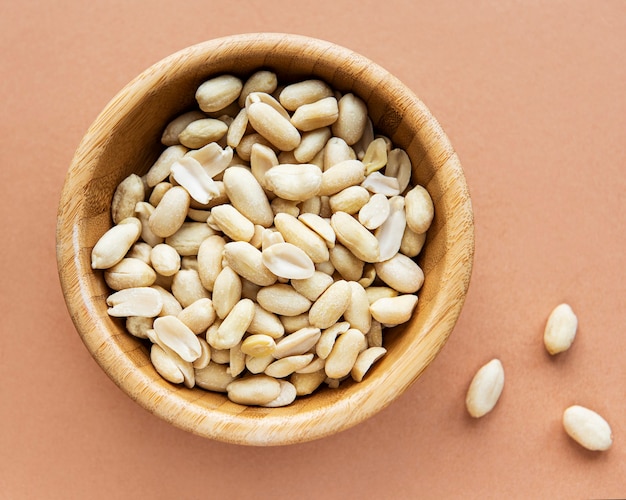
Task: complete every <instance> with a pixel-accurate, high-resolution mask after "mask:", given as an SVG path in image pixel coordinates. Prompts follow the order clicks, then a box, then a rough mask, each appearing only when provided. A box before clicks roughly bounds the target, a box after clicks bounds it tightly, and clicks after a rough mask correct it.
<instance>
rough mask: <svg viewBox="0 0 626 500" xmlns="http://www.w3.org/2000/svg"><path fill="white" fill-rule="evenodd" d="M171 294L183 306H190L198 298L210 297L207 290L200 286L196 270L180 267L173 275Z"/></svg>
mask: <svg viewBox="0 0 626 500" xmlns="http://www.w3.org/2000/svg"><path fill="white" fill-rule="evenodd" d="M172 294H173V295H174V297H176V299H177V300H178V302H180V304H181V305H182V306H183V307H187V306H190V305H191V304H193V303H194V302H195V301H196V300H198V299H202V298H211V297H210V294H209V292H208V290H206V288H204V287H203V286H202V283H201V282H200V276H199V275H198V272H197V271H194V270H193V269H181V270H180V271H178V272H177V273H176V274H175V275H174V277H173V279H172Z"/></svg>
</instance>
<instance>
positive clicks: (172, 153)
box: [146, 116, 202, 188]
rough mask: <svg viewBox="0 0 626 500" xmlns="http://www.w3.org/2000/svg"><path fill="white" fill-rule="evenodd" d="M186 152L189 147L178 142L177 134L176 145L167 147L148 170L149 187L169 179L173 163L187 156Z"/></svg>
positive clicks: (147, 180)
mask: <svg viewBox="0 0 626 500" xmlns="http://www.w3.org/2000/svg"><path fill="white" fill-rule="evenodd" d="M201 117H202V116H200V118H201ZM189 123H191V122H189ZM187 125H188V124H187ZM187 125H185V126H187ZM181 132H182V130H181ZM186 152H187V148H186V147H185V146H182V145H179V144H178V134H176V145H170V147H168V148H166V149H165V150H164V151H163V152H162V153H161V155H160V156H159V157H158V158H157V160H156V161H155V162H154V164H153V165H152V167H150V170H148V173H147V174H146V182H147V184H148V187H151V188H153V187H154V186H156V185H157V184H159V183H160V182H163V181H164V180H165V179H167V178H168V177H169V175H170V172H171V168H172V165H173V164H174V163H175V162H177V161H178V160H180V159H181V158H182V157H183V156H185V153H186Z"/></svg>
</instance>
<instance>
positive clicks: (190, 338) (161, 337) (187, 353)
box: [153, 316, 202, 362]
mask: <svg viewBox="0 0 626 500" xmlns="http://www.w3.org/2000/svg"><path fill="white" fill-rule="evenodd" d="M153 328H154V333H155V335H156V338H157V342H158V344H159V345H161V346H165V347H168V348H169V349H171V350H172V351H174V352H175V353H176V354H178V355H179V356H180V357H181V358H182V359H184V360H185V361H188V362H193V361H195V360H196V359H198V358H199V357H200V355H201V354H202V348H201V347H200V342H198V338H197V337H196V335H195V333H193V332H192V331H191V330H190V329H189V328H188V327H187V326H186V325H185V324H184V323H183V322H182V321H181V320H179V319H178V318H177V317H175V316H161V317H159V318H156V319H155V320H154V325H153Z"/></svg>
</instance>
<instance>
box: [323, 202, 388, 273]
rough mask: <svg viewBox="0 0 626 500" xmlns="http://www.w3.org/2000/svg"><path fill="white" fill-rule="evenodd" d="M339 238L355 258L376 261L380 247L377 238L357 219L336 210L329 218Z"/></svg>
mask: <svg viewBox="0 0 626 500" xmlns="http://www.w3.org/2000/svg"><path fill="white" fill-rule="evenodd" d="M330 224H331V225H332V226H333V229H334V230H335V234H336V235H337V240H339V241H340V242H341V243H342V244H343V245H344V246H345V247H346V248H347V249H348V250H350V251H351V252H352V253H353V254H354V255H355V256H356V257H357V258H359V259H361V260H362V261H364V262H377V261H378V258H379V255H380V249H379V247H378V240H377V239H376V237H375V236H374V235H373V234H372V233H370V232H369V231H368V230H367V229H366V228H365V227H363V226H362V225H361V224H360V223H359V221H357V220H356V219H355V218H354V217H351V216H350V215H348V214H347V213H345V212H336V213H334V214H333V216H332V217H331V219H330Z"/></svg>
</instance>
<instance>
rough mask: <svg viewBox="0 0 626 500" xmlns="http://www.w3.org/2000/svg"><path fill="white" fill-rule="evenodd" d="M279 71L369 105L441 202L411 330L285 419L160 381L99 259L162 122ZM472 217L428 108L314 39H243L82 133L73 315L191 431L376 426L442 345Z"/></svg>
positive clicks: (147, 401) (72, 202)
mask: <svg viewBox="0 0 626 500" xmlns="http://www.w3.org/2000/svg"><path fill="white" fill-rule="evenodd" d="M257 68H270V69H272V70H274V71H276V72H277V73H278V75H279V77H280V78H281V79H294V80H295V79H299V78H302V77H305V76H314V77H318V78H321V79H324V80H326V81H327V82H328V83H330V84H331V85H332V86H334V87H336V88H337V89H339V90H342V91H352V92H354V93H356V94H358V95H359V96H360V97H362V98H363V99H364V100H365V101H366V102H367V104H368V109H369V113H370V116H371V118H372V120H373V123H374V125H375V127H376V128H377V129H378V130H380V131H381V132H382V133H384V134H386V135H387V136H389V137H390V138H391V140H392V141H393V142H394V143H395V144H397V145H398V146H400V147H403V148H405V149H406V151H407V152H408V154H409V156H410V157H411V160H412V163H413V168H414V181H416V182H418V183H420V184H422V185H424V186H425V187H426V188H427V189H428V191H429V192H430V194H431V196H432V198H433V201H434V203H435V219H434V222H433V226H432V228H431V230H430V232H429V236H428V240H427V243H426V247H425V250H424V252H423V253H422V255H421V256H420V258H419V263H420V265H422V267H423V269H424V271H425V275H426V280H425V284H424V287H423V288H422V290H421V291H420V292H419V303H418V307H417V311H416V314H415V315H414V317H413V318H412V320H411V321H410V322H409V323H407V324H406V325H403V326H402V327H398V328H396V329H394V330H393V331H390V332H389V333H388V334H387V336H386V340H385V345H386V347H387V348H388V350H389V352H388V354H387V355H386V356H385V357H384V358H383V359H382V360H381V361H380V362H379V363H378V364H377V366H375V368H374V369H373V370H372V371H371V372H370V373H369V374H368V376H367V377H366V378H365V379H364V380H363V382H361V383H358V384H357V383H349V382H348V383H344V384H342V386H341V387H340V388H339V389H337V390H330V389H323V390H320V391H319V392H317V393H316V394H315V395H313V396H311V397H307V398H302V399H300V400H298V401H296V402H295V403H294V404H293V405H291V406H289V407H285V408H277V409H264V408H248V407H244V406H240V405H237V404H234V403H231V402H230V401H228V400H227V399H226V398H225V397H224V396H223V395H220V394H214V393H209V392H206V391H203V390H201V389H191V390H190V389H186V388H184V387H178V386H174V385H172V384H169V383H168V382H166V381H164V380H162V379H161V378H160V376H158V375H157V374H156V372H155V371H154V369H153V368H152V366H151V364H150V361H149V357H148V351H147V349H146V347H145V346H144V345H143V344H142V343H141V342H140V341H138V340H137V339H135V338H133V337H132V336H130V335H129V334H127V333H125V331H124V328H123V323H122V322H120V321H119V320H115V319H113V318H110V317H109V316H108V315H107V312H106V309H107V308H106V304H105V298H106V296H107V294H108V290H107V288H106V285H105V283H104V280H103V277H102V273H101V272H94V271H92V270H91V268H90V252H91V248H92V247H93V245H94V244H95V242H96V241H97V240H98V238H99V237H100V235H102V233H103V232H104V231H105V230H106V229H107V228H108V227H110V224H111V220H110V203H111V198H112V195H113V191H114V189H115V187H116V186H117V184H118V183H119V182H120V181H121V180H122V179H123V178H125V177H126V176H127V175H129V174H130V173H131V172H137V173H140V174H141V173H144V172H145V171H146V170H147V168H148V167H149V166H150V165H151V163H152V162H153V161H154V160H155V159H156V157H157V156H158V154H159V152H160V151H161V148H162V146H161V144H160V142H159V139H160V135H161V132H162V130H163V127H164V125H165V124H166V123H167V122H168V121H169V120H170V119H171V118H173V117H175V116H177V115H178V114H180V113H181V112H183V111H185V110H187V109H190V108H191V107H192V106H193V95H194V91H195V88H196V87H197V86H198V85H199V84H200V83H202V82H203V81H204V80H206V79H207V78H208V77H209V76H211V75H216V74H219V73H225V72H228V73H234V74H237V75H240V76H245V75H248V74H250V73H251V72H252V71H253V70H255V69H257ZM473 251H474V232H473V215H472V207H471V201H470V197H469V193H468V188H467V185H466V183H465V178H464V175H463V172H462V169H461V165H460V163H459V160H458V158H457V155H456V153H455V151H454V149H453V147H452V145H451V144H450V142H449V141H448V139H447V137H446V135H445V133H444V132H443V131H442V129H441V128H440V126H439V124H438V123H437V121H436V119H435V118H434V117H433V116H432V115H431V114H430V112H429V111H428V109H427V108H426V107H425V106H424V105H423V104H422V103H421V101H419V99H418V98H417V97H415V96H414V95H413V94H412V92H411V91H410V90H408V89H407V88H406V87H405V86H404V85H403V84H402V83H401V82H399V81H398V80H397V79H396V78H395V77H393V76H392V75H390V74H389V73H387V72H386V71H385V70H384V69H383V68H381V67H379V66H378V65H376V64H374V63H373V62H371V61H369V60H368V59H366V58H364V57H362V56H360V55H358V54H355V53H354V52H351V51H349V50H347V49H343V48H341V47H338V46H336V45H332V44H330V43H327V42H322V41H319V40H313V39H310V38H305V37H300V36H287V35H281V34H256V35H239V36H234V37H229V38H223V39H216V40H213V41H209V42H206V43H202V44H199V45H195V46H192V47H189V48H187V49H184V50H182V51H180V52H178V53H176V54H174V55H172V56H170V57H168V58H166V59H164V60H163V61H161V62H159V63H157V64H155V65H154V66H152V67H151V68H149V69H148V70H146V71H145V72H144V73H142V74H141V75H140V76H138V77H137V78H136V79H135V80H133V81H132V82H131V83H130V84H128V85H127V86H126V87H125V88H124V89H123V90H122V91H121V92H120V93H119V94H118V95H117V96H116V97H115V98H114V99H113V100H112V101H111V102H110V103H109V104H108V105H107V106H106V108H105V109H104V111H103V112H102V113H101V114H100V116H99V117H98V118H97V119H96V121H95V122H94V124H93V125H92V126H91V127H90V128H89V130H88V131H87V133H86V135H85V137H84V139H83V141H82V142H81V144H80V146H79V148H78V150H77V151H76V155H75V157H74V159H73V162H72V164H71V166H70V169H69V172H68V175H67V178H66V183H65V186H64V189H63V193H62V197H61V202H60V206H59V213H58V226H57V260H58V267H59V276H60V279H61V284H62V287H63V291H64V294H65V298H66V302H67V306H68V309H69V312H70V314H71V317H72V320H73V321H74V324H75V326H76V329H77V331H78V333H79V335H80V336H81V338H82V340H83V342H84V344H85V345H86V347H87V349H88V350H89V351H90V352H91V354H92V355H93V357H94V358H95V360H96V361H97V362H98V363H99V364H100V366H101V367H102V369H103V370H104V371H105V372H106V373H107V374H108V375H109V376H110V377H111V379H112V380H113V381H114V382H115V383H116V384H117V385H118V386H119V387H121V388H122V389H123V390H124V391H125V392H126V393H127V394H128V395H129V396H130V397H131V398H132V399H134V400H136V401H137V402H138V403H139V404H140V405H142V406H143V407H144V408H146V409H147V410H148V411H150V412H152V413H154V414H155V415H157V416H159V417H161V418H163V419H164V420H166V421H168V422H171V423H172V424H174V425H176V426H177V427H180V428H182V429H185V430H188V431H190V432H193V433H196V434H199V435H202V436H206V437H210V438H213V439H218V440H222V441H227V442H232V443H239V444H250V445H274V444H288V443H295V442H301V441H308V440H312V439H316V438H320V437H322V436H326V435H329V434H332V433H334V432H337V431H340V430H343V429H346V428H348V427H350V426H352V425H355V424H357V423H359V422H361V421H363V420H364V419H366V418H368V417H370V416H372V415H373V414H374V413H376V412H377V411H379V410H381V409H382V408H384V407H385V406H387V405H388V404H389V403H391V402H392V401H393V400H394V399H395V398H396V397H397V396H398V395H400V394H401V393H402V392H403V391H404V390H405V389H406V388H407V387H408V386H409V385H410V384H411V383H412V382H414V381H415V379H416V378H417V377H418V376H419V375H420V374H421V373H422V371H423V370H424V369H425V368H426V367H427V366H428V364H429V363H430V361H432V359H433V358H434V357H435V356H436V355H437V353H438V352H439V350H440V349H441V348H442V346H443V345H444V343H445V342H446V340H447V338H448V336H449V334H450V332H451V331H452V328H453V327H454V324H455V322H456V320H457V317H458V315H459V313H460V310H461V308H462V305H463V302H464V299H465V295H466V292H467V289H468V286H469V281H470V274H471V269H472V259H473Z"/></svg>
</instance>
